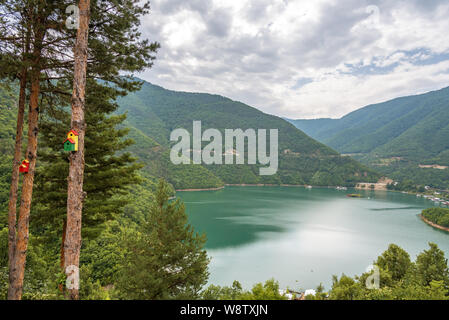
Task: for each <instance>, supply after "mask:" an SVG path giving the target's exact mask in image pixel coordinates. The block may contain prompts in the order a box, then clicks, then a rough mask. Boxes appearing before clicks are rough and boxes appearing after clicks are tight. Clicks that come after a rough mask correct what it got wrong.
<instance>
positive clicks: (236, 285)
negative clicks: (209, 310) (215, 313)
mask: <svg viewBox="0 0 449 320" xmlns="http://www.w3.org/2000/svg"><path fill="white" fill-rule="evenodd" d="M201 298H202V299H203V300H287V298H286V297H285V295H283V294H280V293H279V282H277V281H275V280H274V279H270V280H267V281H266V282H265V283H256V284H255V285H254V286H253V287H252V289H251V290H250V291H248V290H243V289H242V285H241V284H240V282H238V281H234V282H233V284H232V286H231V287H226V286H224V287H220V286H215V285H210V286H209V287H207V288H206V289H205V290H204V291H203V292H202V293H201Z"/></svg>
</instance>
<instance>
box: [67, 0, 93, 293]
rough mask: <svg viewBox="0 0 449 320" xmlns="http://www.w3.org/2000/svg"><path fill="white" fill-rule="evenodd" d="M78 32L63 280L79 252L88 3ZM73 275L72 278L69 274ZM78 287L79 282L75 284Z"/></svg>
mask: <svg viewBox="0 0 449 320" xmlns="http://www.w3.org/2000/svg"><path fill="white" fill-rule="evenodd" d="M79 12H80V20H79V28H78V32H77V36H76V44H75V49H74V58H75V70H74V74H73V93H72V121H71V127H72V129H73V130H75V131H77V132H78V151H76V152H74V153H72V154H71V155H70V168H69V176H68V179H67V180H68V188H67V230H66V239H65V240H66V241H65V243H64V251H65V253H64V256H65V272H66V274H67V276H71V277H73V276H75V277H78V276H79V271H78V270H79V260H80V250H81V217H82V211H83V201H84V197H85V195H84V192H83V180H84V136H85V129H86V123H85V119H84V105H85V91H86V69H87V46H88V31H89V18H90V0H80V2H79ZM73 270H75V271H74V272H76V273H77V274H76V275H73V274H72V272H73ZM78 283H79V282H78ZM68 293H69V298H70V299H72V300H78V299H79V288H78V287H77V286H71V287H70V288H68Z"/></svg>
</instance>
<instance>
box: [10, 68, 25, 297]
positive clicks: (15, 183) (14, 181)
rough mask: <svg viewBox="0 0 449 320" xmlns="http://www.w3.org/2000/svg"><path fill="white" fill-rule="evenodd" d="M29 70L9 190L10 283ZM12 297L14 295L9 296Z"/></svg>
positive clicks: (22, 82) (22, 92) (22, 83)
mask: <svg viewBox="0 0 449 320" xmlns="http://www.w3.org/2000/svg"><path fill="white" fill-rule="evenodd" d="M26 78H27V70H26V69H25V68H24V69H23V70H22V73H21V79H20V93H19V105H18V112H17V130H16V144H15V148H14V159H13V164H12V175H11V189H10V191H9V205H8V231H9V237H8V258H9V260H8V261H9V284H10V286H11V284H12V283H14V281H15V277H14V275H15V272H14V254H15V250H16V232H17V229H16V222H17V191H18V189H19V166H20V164H21V162H20V158H21V153H22V136H23V119H24V115H25V102H26V84H27V79H26ZM8 298H12V297H8Z"/></svg>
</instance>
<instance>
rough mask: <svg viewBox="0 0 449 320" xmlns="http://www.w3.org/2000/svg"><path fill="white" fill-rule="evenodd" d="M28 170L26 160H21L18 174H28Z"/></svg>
mask: <svg viewBox="0 0 449 320" xmlns="http://www.w3.org/2000/svg"><path fill="white" fill-rule="evenodd" d="M28 170H30V162H29V161H28V160H23V161H22V164H21V165H20V167H19V172H22V173H28Z"/></svg>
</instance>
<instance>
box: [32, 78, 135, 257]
mask: <svg viewBox="0 0 449 320" xmlns="http://www.w3.org/2000/svg"><path fill="white" fill-rule="evenodd" d="M117 94H118V91H116V90H113V89H111V88H109V87H107V86H105V85H104V84H102V83H99V82H96V81H94V80H88V82H87V96H86V122H87V123H89V126H88V127H87V128H86V165H85V180H84V190H85V192H86V193H87V197H86V199H85V202H84V205H83V220H82V230H83V231H82V235H83V239H86V240H87V239H95V238H96V237H97V236H98V235H99V234H100V232H101V231H102V230H103V228H104V223H105V222H106V221H108V220H112V219H115V218H116V217H117V216H118V214H120V213H121V212H122V210H123V208H124V206H126V205H127V204H128V203H129V201H130V199H129V196H128V189H129V186H131V185H133V184H137V183H139V182H140V179H139V177H138V173H137V170H138V169H139V168H141V167H142V165H141V164H138V163H136V162H135V158H133V157H132V156H131V155H130V153H128V152H125V151H124V150H125V149H126V148H127V147H128V146H130V145H131V144H132V143H133V141H132V140H131V139H127V138H126V135H127V133H128V129H126V128H122V127H123V121H124V120H125V119H126V115H114V114H113V113H114V112H115V111H116V110H117V108H118V105H117V104H116V103H115V102H114V99H115V97H116V96H117ZM69 111H70V110H69V108H68V107H66V108H62V107H57V108H48V109H47V111H46V112H45V114H44V116H43V118H42V121H41V123H40V126H41V134H42V141H41V148H42V152H41V155H40V166H39V168H38V172H37V177H36V181H37V185H36V198H35V202H34V204H35V210H34V211H33V221H32V226H31V227H32V231H33V233H34V234H35V235H36V236H39V237H41V238H42V239H45V242H46V243H48V244H52V245H54V244H57V243H60V242H61V241H59V240H58V239H60V238H61V234H63V232H62V231H63V228H64V227H63V226H64V225H65V218H66V212H67V211H66V208H67V194H66V190H67V172H68V167H69V163H68V158H67V153H66V152H64V150H63V149H62V144H61V142H62V141H61V136H62V137H63V136H64V135H65V134H66V133H67V132H66V131H67V127H69V124H70V113H69ZM49 249H53V250H54V251H55V254H56V253H57V248H56V247H53V248H51V247H50V248H49ZM61 260H63V259H61ZM61 262H62V263H63V261H61Z"/></svg>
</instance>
